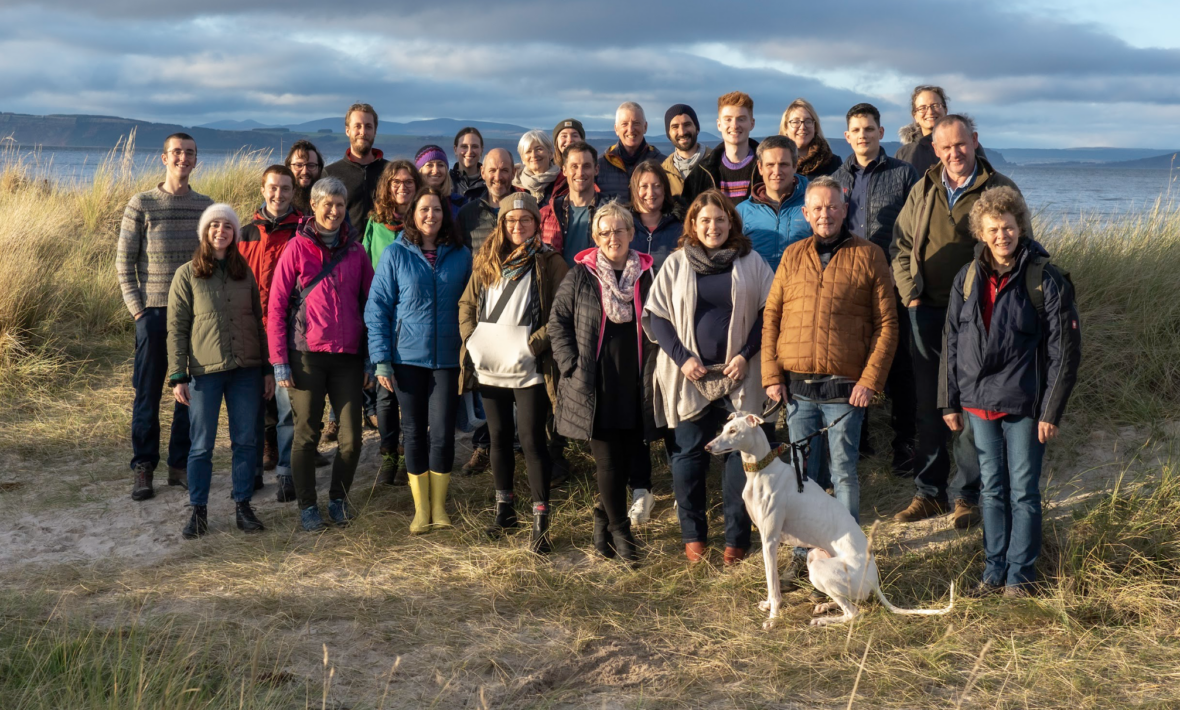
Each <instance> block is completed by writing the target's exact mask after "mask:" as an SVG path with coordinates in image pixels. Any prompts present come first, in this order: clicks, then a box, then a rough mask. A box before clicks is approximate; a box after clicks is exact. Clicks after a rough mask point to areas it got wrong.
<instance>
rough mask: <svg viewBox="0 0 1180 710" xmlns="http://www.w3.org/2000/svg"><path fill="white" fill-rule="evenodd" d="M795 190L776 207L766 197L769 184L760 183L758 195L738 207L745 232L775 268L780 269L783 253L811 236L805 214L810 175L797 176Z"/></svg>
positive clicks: (743, 232) (757, 249) (755, 192)
mask: <svg viewBox="0 0 1180 710" xmlns="http://www.w3.org/2000/svg"><path fill="white" fill-rule="evenodd" d="M796 177H797V178H798V179H799V184H798V185H796V186H795V191H794V192H793V193H791V196H790V197H788V198H787V200H786V201H785V202H783V203H782V204H781V205H780V206H779V208H778V209H777V210H776V209H775V208H774V205H772V204H770V203H769V202H768V201H767V199H766V185H765V184H764V183H759V184H758V185H757V186H755V188H754V195H753V197H751V198H750V199H748V200H745V201H744V202H742V203H740V204H739V205H738V206H737V213H738V215H739V216H741V218H742V234H745V235H746V236H747V237H749V238H750V241H751V242H753V243H754V251H756V252H758V254H760V255H761V256H762V258H763V259H765V260H766V263H767V264H769V265H770V268H771V269H778V263H779V262H780V261H782V259H783V252H784V251H786V250H787V247H789V246H791V245H792V244H794V243H795V242H797V241H800V240H802V239H806V238H808V237H810V236H811V225H810V224H808V223H807V220H806V219H804V217H803V197H804V196H805V195H806V194H807V183H808V180H807V178H805V177H803V176H802V175H797V176H796Z"/></svg>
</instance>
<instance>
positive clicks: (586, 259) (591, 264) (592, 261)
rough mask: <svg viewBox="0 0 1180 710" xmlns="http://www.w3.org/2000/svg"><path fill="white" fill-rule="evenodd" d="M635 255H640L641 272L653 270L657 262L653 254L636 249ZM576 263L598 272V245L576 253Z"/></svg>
mask: <svg viewBox="0 0 1180 710" xmlns="http://www.w3.org/2000/svg"><path fill="white" fill-rule="evenodd" d="M631 251H635V250H634V249H632V250H631ZM635 255H636V256H638V257H639V273H641V274H642V273H643V272H644V271H649V270H651V267H652V266H654V265H655V263H656V260H655V258H653V257H652V255H651V254H644V253H643V252H641V251H636V252H635ZM574 263H575V264H581V265H582V266H585V267H586V268H587V269H589V270H590V273H592V274H597V273H598V247H590V248H589V249H583V250H582V251H580V252H578V253H577V254H575V255H574ZM637 283H638V282H637Z"/></svg>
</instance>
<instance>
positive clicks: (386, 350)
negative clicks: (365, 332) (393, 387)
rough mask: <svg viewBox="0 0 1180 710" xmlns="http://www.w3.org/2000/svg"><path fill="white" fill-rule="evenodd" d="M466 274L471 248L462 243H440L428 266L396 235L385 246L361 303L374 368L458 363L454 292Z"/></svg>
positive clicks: (460, 289) (437, 366)
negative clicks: (388, 245)
mask: <svg viewBox="0 0 1180 710" xmlns="http://www.w3.org/2000/svg"><path fill="white" fill-rule="evenodd" d="M470 277H471V250H470V249H468V248H467V247H465V246H463V245H462V244H460V245H453V244H443V245H442V246H440V247H439V248H438V258H437V259H436V260H435V264H434V267H433V268H432V267H431V266H430V262H428V261H427V260H426V256H425V255H423V254H422V250H421V249H419V248H418V247H417V246H416V245H414V244H410V243H408V242H406V241H405V240H404V239H402V238H401V237H400V236H399V237H398V240H397V241H396V242H394V243H393V244H392V245H390V247H389V248H388V249H386V250H385V253H383V254H382V255H381V261H380V262H379V263H378V265H377V273H376V275H375V276H374V277H373V286H372V287H371V288H370V289H369V301H368V303H367V304H365V325H366V326H368V328H369V358H370V359H371V360H372V361H373V362H374V363H377V364H378V365H379V372H381V371H384V372H387V370H386V367H387V366H388V365H389V363H394V364H398V365H416V366H418V367H428V368H430V369H432V370H437V369H442V368H449V367H454V368H457V367H459V345H460V342H461V341H460V338H459V297H460V296H462V295H463V289H464V288H466V287H467V279H469V278H470ZM380 366H386V367H380Z"/></svg>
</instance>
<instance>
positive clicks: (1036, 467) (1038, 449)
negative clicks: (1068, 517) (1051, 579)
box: [963, 412, 1045, 586]
mask: <svg viewBox="0 0 1180 710" xmlns="http://www.w3.org/2000/svg"><path fill="white" fill-rule="evenodd" d="M963 418H964V419H970V420H971V426H972V428H973V429H974V430H975V446H976V447H977V449H978V450H979V471H980V474H981V476H982V477H983V500H982V501H981V502H982V506H981V507H982V508H983V551H984V554H985V555H986V556H987V563H986V564H985V566H984V570H983V580H984V581H985V582H987V583H989V584H992V585H996V586H1000V585H1008V586H1018V585H1021V584H1029V583H1030V582H1033V581H1035V580H1036V578H1037V570H1036V566H1037V557H1039V556H1040V554H1041V486H1040V483H1041V462H1042V460H1043V459H1044V456H1045V445H1044V444H1042V443H1041V442H1040V439H1039V438H1037V420H1036V418H1035V417H1013V416H1007V417H1004V418H1003V419H997V420H993V421H986V420H984V419H980V418H979V417H977V416H975V415H974V414H971V413H970V412H967V413H964V416H963ZM1005 453H1007V456H1005Z"/></svg>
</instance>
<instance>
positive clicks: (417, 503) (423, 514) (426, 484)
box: [409, 473, 430, 535]
mask: <svg viewBox="0 0 1180 710" xmlns="http://www.w3.org/2000/svg"><path fill="white" fill-rule="evenodd" d="M409 479H410V493H412V494H413V495H414V519H413V520H411V521H410V534H411V535H418V534H421V533H424V532H430V474H429V473H417V474H415V473H411V474H409Z"/></svg>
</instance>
